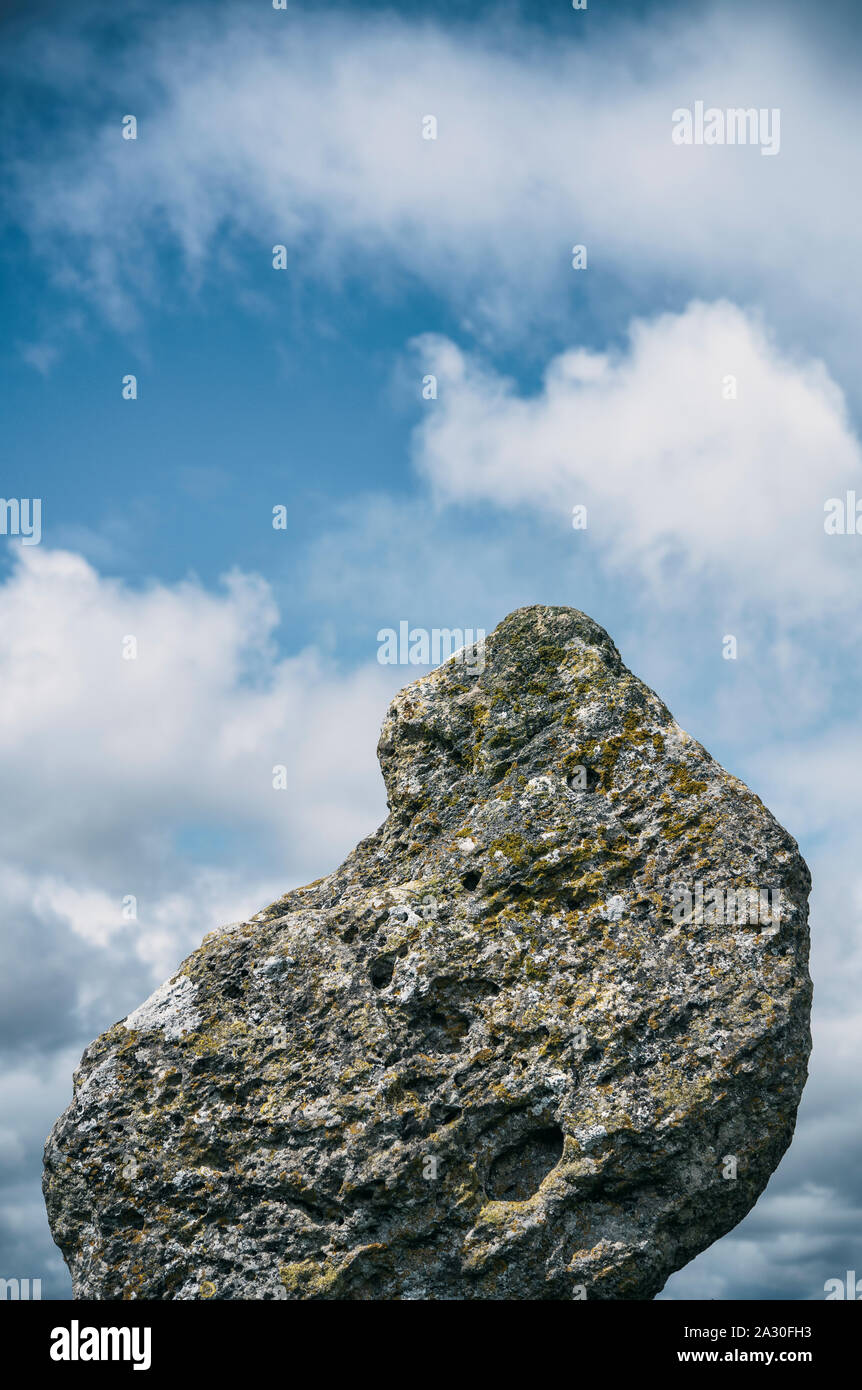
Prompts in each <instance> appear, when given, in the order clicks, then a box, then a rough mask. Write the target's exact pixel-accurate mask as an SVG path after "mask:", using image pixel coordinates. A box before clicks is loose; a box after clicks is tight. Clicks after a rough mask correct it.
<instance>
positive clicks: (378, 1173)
mask: <svg viewBox="0 0 862 1390" xmlns="http://www.w3.org/2000/svg"><path fill="white" fill-rule="evenodd" d="M466 656H469V657H470V660H469V661H468V660H467V659H465V654H462V655H461V656H460V657H456V658H453V659H450V660H449V661H448V662H446V663H445V664H444V665H443V666H441V667H439V668H438V669H437V670H435V671H433V672H432V673H431V674H430V675H427V676H425V677H423V678H422V679H420V680H417V681H414V682H413V683H412V684H411V685H409V686H407V687H406V688H405V689H404V690H402V691H401V692H400V693H399V694H398V695H397V696H396V698H395V699H394V700H393V702H392V704H391V706H390V709H389V712H388V714H387V716H386V719H385V722H384V725H383V730H382V734H381V738H380V744H379V756H380V763H381V767H382V770H383V776H384V778H385V782H386V788H387V792H388V804H389V808H390V810H389V816H388V818H387V820H386V821H385V823H384V824H383V825H382V826H381V827H380V829H379V830H378V831H376V832H375V833H374V834H372V835H370V836H369V837H368V838H367V839H366V840H363V841H362V842H361V843H360V844H359V845H358V846H357V848H356V849H355V850H354V851H353V852H352V853H351V854H350V855H349V856H348V858H347V859H346V861H345V862H344V864H343V865H342V866H341V867H340V868H339V869H337V870H336V871H335V872H334V873H332V874H330V875H329V876H328V877H327V878H324V879H320V880H318V881H317V882H316V883H312V884H309V885H308V886H307V887H305V888H300V889H297V890H295V891H293V892H290V893H288V894H287V895H286V896H285V897H284V898H282V899H281V900H280V901H278V902H276V903H274V904H272V906H270V907H269V908H267V909H266V910H265V911H263V912H262V913H260V914H258V915H257V916H256V917H255V918H254V919H253V920H250V921H248V922H241V923H234V924H232V926H231V928H230V929H225V930H223V931H219V932H214V933H211V934H210V935H209V936H207V937H206V938H205V939H204V941H203V943H202V945H201V946H200V948H199V949H198V950H197V951H196V952H195V953H194V954H193V955H192V956H190V957H189V958H188V960H186V961H185V962H184V963H183V964H182V965H181V966H180V968H179V970H178V971H177V973H176V975H175V976H174V977H173V979H172V980H171V981H169V982H168V983H167V984H166V985H163V986H162V987H161V989H160V990H158V991H157V992H156V994H155V995H153V997H152V998H151V999H150V1000H148V1001H147V1002H146V1003H145V1004H143V1005H142V1006H141V1007H140V1008H139V1009H136V1010H135V1012H134V1013H133V1014H130V1015H129V1017H128V1018H126V1019H125V1020H124V1021H123V1022H120V1023H118V1024H115V1025H114V1026H113V1027H112V1028H110V1029H109V1030H108V1032H107V1033H105V1034H104V1035H103V1036H102V1037H101V1038H99V1039H98V1040H97V1041H96V1042H95V1043H93V1044H92V1046H91V1047H89V1048H88V1049H87V1051H86V1053H85V1054H84V1057H83V1059H82V1062H81V1065H80V1067H79V1069H78V1071H77V1073H76V1076H75V1091H74V1099H73V1100H72V1103H71V1104H70V1106H69V1108H68V1110H67V1111H66V1112H65V1114H64V1115H63V1116H62V1117H61V1118H60V1119H59V1120H58V1121H57V1123H56V1125H55V1126H54V1128H53V1130H52V1132H51V1135H50V1137H49V1139H48V1142H47V1145H46V1150H45V1182H44V1187H45V1197H46V1201H47V1206H48V1212H49V1217H50V1222H51V1228H52V1231H53V1234H54V1238H55V1240H56V1241H57V1243H58V1245H59V1246H60V1248H61V1249H62V1251H63V1253H64V1255H65V1257H66V1260H67V1261H68V1264H69V1267H70V1269H71V1271H72V1275H73V1279H74V1287H75V1293H76V1296H78V1297H87V1298H98V1299H114V1298H139V1297H148V1298H165V1299H194V1298H202V1297H203V1298H207V1297H216V1298H231V1299H250V1298H289V1299H572V1298H584V1297H586V1298H587V1299H645V1298H652V1297H653V1296H654V1295H655V1294H656V1293H657V1292H658V1291H659V1290H660V1289H661V1288H662V1286H663V1284H664V1283H665V1280H666V1279H667V1278H668V1276H669V1275H670V1274H671V1273H672V1272H673V1271H674V1270H677V1269H679V1268H680V1267H681V1266H683V1265H684V1264H685V1263H686V1262H687V1261H688V1260H690V1259H691V1258H692V1257H693V1256H694V1255H696V1254H697V1253H698V1252H699V1251H701V1250H703V1249H704V1248H705V1247H706V1246H708V1245H710V1244H711V1243H712V1242H713V1241H714V1240H716V1239H717V1238H718V1237H719V1236H721V1235H723V1234H724V1233H725V1232H726V1231H729V1230H730V1229H731V1228H732V1227H733V1226H734V1225H735V1224H736V1223H737V1222H738V1221H739V1220H740V1219H741V1218H742V1217H743V1216H744V1215H745V1213H746V1212H747V1211H748V1210H749V1209H750V1208H751V1206H752V1205H753V1203H754V1202H755V1201H756V1199H757V1197H758V1195H759V1194H760V1193H761V1192H762V1190H763V1188H764V1186H765V1184H766V1182H767V1180H768V1179H769V1176H770V1174H771V1173H772V1172H773V1170H774V1169H775V1167H776V1164H777V1163H778V1161H779V1159H780V1158H781V1156H782V1154H783V1153H784V1151H785V1149H786V1147H787V1145H788V1143H789V1142H790V1138H791V1136H792V1133H793V1126H794V1121H795V1114H796V1108H797V1104H798V1102H799V1097H800V1094H801V1091H802V1087H803V1085H804V1081H805V1077H806V1064H807V1058H808V1054H809V1050H810V1035H809V1022H808V1019H809V1006H810V993H811V987H810V981H809V978H808V973H807V955H808V931H807V895H808V891H809V888H810V877H809V873H808V870H807V868H806V865H805V863H804V861H803V860H802V859H801V857H800V855H799V852H798V848H797V846H796V843H795V842H794V840H793V839H792V838H791V836H790V835H788V834H787V832H786V831H785V830H783V829H782V828H781V826H780V825H778V824H777V823H776V821H775V820H774V819H773V817H772V816H771V815H770V813H769V812H768V811H767V810H766V809H765V807H764V806H763V804H762V803H761V802H760V800H759V799H758V798H757V796H755V795H754V793H753V792H751V791H749V790H748V788H747V787H746V786H744V785H743V783H742V782H740V781H738V780H737V779H736V778H735V777H733V776H731V775H729V774H728V773H727V772H725V771H723V769H722V768H721V767H720V766H719V765H718V764H717V763H716V762H715V761H714V760H713V758H711V757H710V755H709V754H708V753H707V752H706V751H705V749H704V748H702V747H701V745H700V744H699V743H697V742H696V741H695V740H694V739H693V738H691V737H690V736H689V735H688V734H686V733H684V732H683V730H682V729H681V728H680V727H679V726H678V725H677V724H676V723H675V721H674V719H673V718H672V716H671V715H670V713H669V711H668V710H667V709H666V707H665V706H664V705H663V704H662V702H661V700H660V699H659V698H658V697H657V696H656V695H655V694H654V693H653V692H652V691H651V690H649V689H648V688H647V687H646V686H645V685H643V684H642V682H641V681H639V680H638V679H637V678H636V677H635V676H633V675H632V674H631V673H630V672H629V671H628V670H627V669H626V668H625V666H624V665H623V664H622V661H621V659H620V656H619V653H618V652H617V650H616V647H615V646H614V644H613V642H612V641H611V640H610V638H609V637H608V635H607V633H605V632H604V631H603V630H602V628H600V627H599V626H598V625H597V624H596V623H594V622H592V621H591V620H590V619H589V618H587V617H586V616H585V615H584V614H583V613H579V612H577V611H576V610H574V609H570V608H545V607H533V608H526V609H521V610H519V611H518V612H516V613H513V614H511V615H510V616H509V617H508V618H506V620H505V621H504V622H503V623H501V624H500V626H499V627H498V628H497V629H496V631H495V632H493V633H492V634H491V635H490V636H489V637H488V639H487V641H486V643H485V651H484V668H483V669H480V668H482V667H483V661H482V659H481V658H482V653H481V652H476V651H473V652H471V653H467V654H466ZM698 884H700V885H702V889H703V892H702V893H701V892H699V890H698V888H697V885H698ZM683 889H686V890H687V891H688V892H689V894H690V902H689V899H687V898H686V897H685V896H684V893H683ZM750 889H755V890H763V892H762V893H760V892H759V891H757V892H755V894H754V897H753V899H752V898H751V897H750V895H749V893H748V891H747V890H750ZM728 890H734V891H733V893H731V894H730V895H729V896H728ZM739 890H745V891H744V892H742V893H740V892H739ZM766 890H772V893H771V896H770V894H768V893H767V891H766ZM719 894H720V904H721V917H722V918H725V917H729V918H730V920H717V918H718V916H719V914H718V912H717V911H716V907H717V904H718V902H719V896H718V895H719ZM779 894H780V897H779V896H778V895H779ZM767 907H770V909H771V910H770V911H769V912H767V911H766V909H767ZM689 908H690V910H689Z"/></svg>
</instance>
